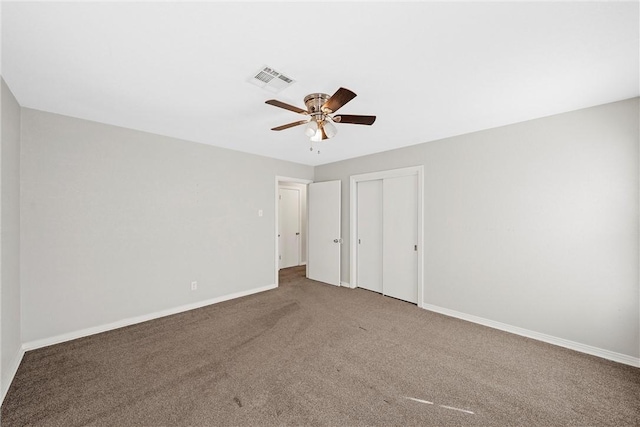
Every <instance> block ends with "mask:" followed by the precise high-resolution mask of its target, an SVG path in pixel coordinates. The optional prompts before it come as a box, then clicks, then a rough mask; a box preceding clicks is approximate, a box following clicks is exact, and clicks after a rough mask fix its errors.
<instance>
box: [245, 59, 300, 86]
mask: <svg viewBox="0 0 640 427" xmlns="http://www.w3.org/2000/svg"><path fill="white" fill-rule="evenodd" d="M249 83H251V84H254V85H256V86H258V87H261V88H263V89H266V90H268V91H269V92H273V93H278V92H280V91H281V90H282V89H286V88H288V87H289V86H291V85H292V84H294V83H295V80H293V79H292V78H291V77H287V76H285V75H284V74H282V73H281V72H279V71H276V70H274V69H273V68H271V67H267V66H266V65H265V66H264V67H261V68H260V69H259V70H258V71H257V72H256V73H255V74H254V75H253V76H251V77H250V78H249Z"/></svg>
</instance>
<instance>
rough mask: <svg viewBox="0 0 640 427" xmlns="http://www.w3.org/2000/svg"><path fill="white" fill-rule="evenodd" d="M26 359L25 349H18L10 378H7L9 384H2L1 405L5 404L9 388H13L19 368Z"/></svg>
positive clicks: (11, 367) (10, 368)
mask: <svg viewBox="0 0 640 427" xmlns="http://www.w3.org/2000/svg"><path fill="white" fill-rule="evenodd" d="M23 357H24V348H20V349H18V352H17V353H16V356H15V357H14V358H13V363H12V364H11V366H10V367H9V374H10V375H9V376H8V377H7V383H6V384H4V383H3V384H2V391H1V393H2V394H1V395H0V397H2V398H1V399H0V405H1V404H2V403H3V402H4V398H5V397H6V396H7V392H8V391H9V387H11V383H12V382H13V379H14V378H15V376H16V374H17V373H18V368H19V367H20V363H21V362H22V358H23Z"/></svg>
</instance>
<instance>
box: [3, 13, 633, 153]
mask: <svg viewBox="0 0 640 427" xmlns="http://www.w3.org/2000/svg"><path fill="white" fill-rule="evenodd" d="M638 22H639V10H638V2H637V1H635V2H586V3H577V2H533V3H523V2H516V3H486V2H474V3H459V2H440V3H434V2H429V3H425V2H410V3H399V2H372V3H369V2H348V3H347V2H344V3H343V2H323V3H312V2H258V3H247V2H224V3H223V2H199V3H184V2H157V3H156V2H145V3H125V2H100V3H96V2H91V3H88V2H85V3H80V2H74V3H58V2H45V3H28V2H19V3H11V2H3V3H2V75H3V77H4V79H5V81H6V82H7V84H8V85H9V87H10V88H11V89H12V91H13V92H14V94H15V96H16V98H17V99H18V102H19V103H20V104H21V105H22V106H24V107H29V108H35V109H39V110H44V111H50V112H54V113H60V114H65V115H69V116H73V117H79V118H83V119H88V120H95V121H99V122H103V123H109V124H113V125H118V126H124V127H128V128H133V129H139V130H143V131H148V132H153V133H157V134H162V135H167V136H172V137H176V138H182V139H185V140H190V141H197V142H201V143H205V144H211V145H215V146H220V147H227V148H231V149H234V150H240V151H245V152H251V153H256V154H261V155H264V156H269V157H275V158H279V159H285V160H291V161H294V162H298V163H304V164H309V165H319V164H324V163H329V162H333V161H337V160H342V159H347V158H351V157H357V156H361V155H365V154H369V153H373V152H379V151H385V150H389V149H393V148H397V147H402V146H407V145H412V144H418V143H423V142H427V141H433V140H436V139H440V138H444V137H448V136H453V135H459V134H464V133H468V132H473V131H477V130H481V129H487V128H492V127H496V126H501V125H505V124H509V123H515V122H520V121H524V120H529V119H533V118H538V117H543V116H548V115H552V114H556V113H560V112H565V111H570V110H575V109H579V108H584V107H589V106H593V105H598V104H603V103H608V102H613V101H618V100H622V99H626V98H631V97H635V96H638V95H639V77H638V76H639V72H640V70H639V56H640V53H639V24H638ZM263 65H268V66H271V67H273V68H274V69H276V70H278V71H281V72H283V73H285V74H287V75H288V76H290V77H292V78H293V79H295V80H296V83H295V84H294V85H292V86H291V87H289V88H287V89H285V90H283V91H282V92H280V93H278V94H275V95H274V94H272V93H270V92H267V91H266V90H264V89H261V88H258V87H256V86H254V85H252V84H250V83H248V82H247V80H248V78H249V77H251V76H252V75H253V73H255V72H256V71H257V70H258V69H259V68H260V67H261V66H263ZM340 86H344V87H347V88H349V89H351V90H353V91H354V92H356V93H357V94H358V97H356V98H355V99H354V100H353V101H351V102H350V103H349V104H347V105H346V106H344V107H343V108H342V109H341V110H340V112H341V113H344V114H374V115H377V116H378V119H377V121H376V123H375V124H374V125H373V126H359V125H349V124H337V125H336V127H337V128H338V135H337V136H336V137H335V138H333V139H330V140H327V141H324V142H323V143H321V144H318V145H317V148H319V149H320V151H321V153H320V154H316V153H311V152H310V151H309V141H308V138H307V137H305V136H304V127H302V126H301V127H297V128H292V129H288V130H284V131H281V132H274V131H271V130H269V129H270V128H271V127H274V126H278V125H281V124H285V123H289V122H293V121H296V120H299V119H301V118H303V117H302V116H300V115H297V114H296V113H293V112H290V111H287V110H283V109H279V108H275V107H273V106H269V105H266V104H265V103H264V101H265V100H267V99H270V98H276V99H279V100H282V101H284V102H287V103H290V104H293V105H297V106H300V107H302V106H303V102H302V98H303V97H304V96H305V95H307V94H309V93H312V92H325V93H329V94H332V93H333V92H334V91H335V90H336V89H338V87H340Z"/></svg>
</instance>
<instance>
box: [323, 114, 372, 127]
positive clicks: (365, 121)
mask: <svg viewBox="0 0 640 427" xmlns="http://www.w3.org/2000/svg"><path fill="white" fill-rule="evenodd" d="M333 121H334V122H336V123H353V124H355V125H372V124H373V122H375V121H376V116H358V115H351V114H341V115H339V116H334V117H333Z"/></svg>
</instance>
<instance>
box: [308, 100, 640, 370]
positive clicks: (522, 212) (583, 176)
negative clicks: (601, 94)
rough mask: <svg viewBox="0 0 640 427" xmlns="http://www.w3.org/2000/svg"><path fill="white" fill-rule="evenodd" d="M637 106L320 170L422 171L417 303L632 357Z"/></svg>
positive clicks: (638, 321) (345, 220) (635, 341)
mask: <svg viewBox="0 0 640 427" xmlns="http://www.w3.org/2000/svg"><path fill="white" fill-rule="evenodd" d="M638 115H639V108H638V98H635V99H630V100H625V101H621V102H616V103H612V104H607V105H602V106H598V107H593V108H589V109H584V110H579V111H574V112H570V113H565V114H560V115H557V116H551V117H547V118H542V119H538V120H533V121H528V122H523V123H519V124H514V125H510V126H505V127H501V128H496V129H490V130H486V131H481V132H476V133H472V134H468V135H462V136H457V137H453V138H448V139H444V140H440V141H435V142H430V143H425V144H421V145H417V146H412V147H407V148H403V149H398V150H393V151H389V152H385V153H379V154H375V155H370V156H365V157H361V158H357V159H352V160H346V161H342V162H337V163H333V164H329V165H324V166H319V167H317V168H316V170H315V177H316V181H326V180H333V179H340V180H342V194H343V200H342V206H343V211H342V237H343V239H344V240H345V243H344V245H343V249H344V250H343V252H342V280H343V281H348V280H349V251H348V248H349V176H350V175H354V174H360V173H365V172H373V171H380V170H387V169H394V168H400V167H406V166H416V165H424V167H425V178H424V181H425V182H424V184H425V185H424V207H425V211H424V226H425V227H424V242H425V248H424V271H425V292H424V302H425V303H426V304H431V305H434V306H437V307H442V308H445V309H449V310H455V311H457V312H461V313H465V314H470V315H473V316H478V317H481V318H484V319H489V320H493V321H496V322H502V323H505V324H508V325H512V326H516V327H520V328H525V329H528V330H530V331H535V332H538V333H542V334H547V335H551V336H554V337H559V338H563V339H567V340H571V341H574V342H578V343H582V344H586V345H590V346H594V347H597V348H600V349H606V350H610V351H613V352H617V353H621V354H624V355H628V356H632V357H636V358H637V357H638V356H640V343H639V335H640V331H639V326H640V314H639V302H640V301H639V300H640V298H639V294H638V293H639V291H638V259H639V252H638V207H639V205H638V202H639V194H638V193H639V183H638V154H639V153H638V145H639V118H638Z"/></svg>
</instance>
